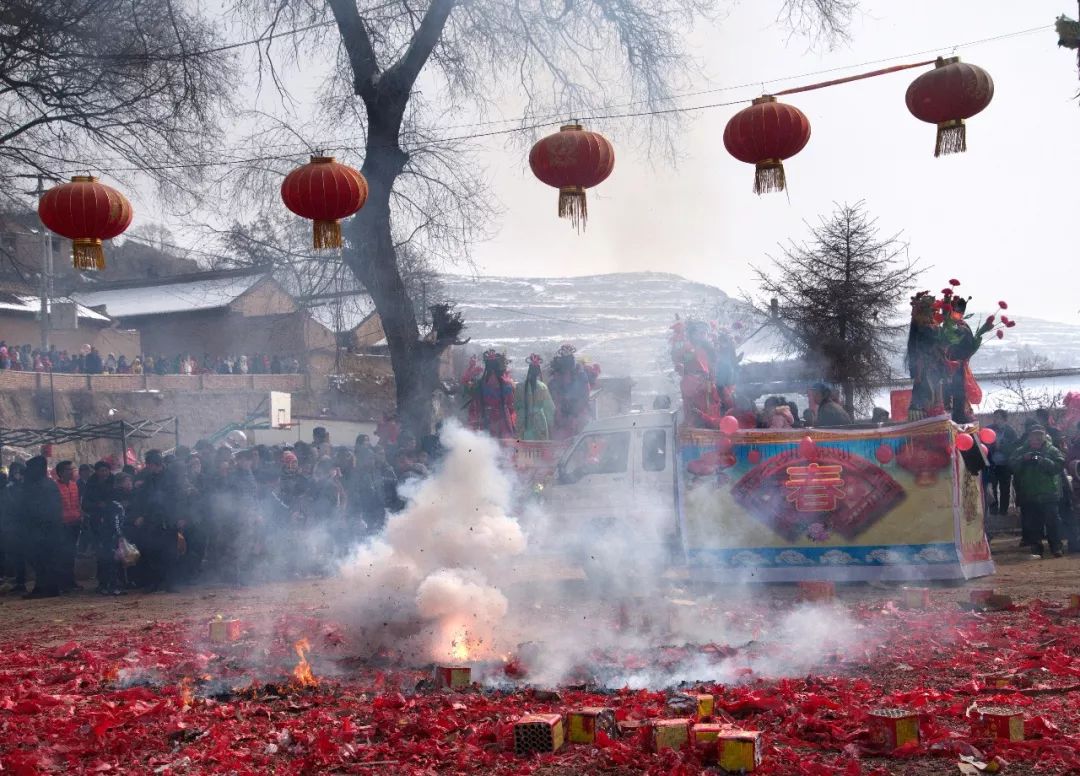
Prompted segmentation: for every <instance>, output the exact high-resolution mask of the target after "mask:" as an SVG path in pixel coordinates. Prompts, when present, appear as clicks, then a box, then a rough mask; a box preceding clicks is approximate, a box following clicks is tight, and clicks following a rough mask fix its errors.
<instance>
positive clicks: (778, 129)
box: [724, 94, 810, 194]
mask: <svg viewBox="0 0 1080 776" xmlns="http://www.w3.org/2000/svg"><path fill="white" fill-rule="evenodd" d="M809 140H810V121H809V119H807V118H806V114H804V113H803V112H802V111H801V110H799V109H798V108H796V107H795V106H793V105H788V104H787V103H783V102H777V101H776V98H775V97H773V96H771V95H768V94H766V95H764V96H763V97H758V98H757V99H756V100H754V103H753V104H752V105H751V106H750V107H749V108H744V109H742V110H741V111H739V112H738V113H736V114H735V115H734V116H732V117H731V120H730V121H729V122H728V123H727V127H725V128H724V147H725V148H727V150H728V153H729V154H731V155H732V156H734V157H735V158H736V159H738V160H739V161H740V162H746V163H747V164H752V165H755V167H756V168H757V172H756V174H755V175H754V193H755V194H764V193H765V192H769V191H783V190H784V188H785V186H786V185H787V178H786V177H785V175H784V160H785V159H789V158H791V157H792V156H794V155H795V154H797V153H799V151H801V150H803V148H805V147H806V144H807V142H808V141H809Z"/></svg>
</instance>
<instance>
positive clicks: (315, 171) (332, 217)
mask: <svg viewBox="0 0 1080 776" xmlns="http://www.w3.org/2000/svg"><path fill="white" fill-rule="evenodd" d="M367 196H368V185H367V180H366V179H365V178H364V176H363V175H361V174H360V172H359V171H358V170H354V169H353V168H352V167H349V166H348V165H345V164H341V163H340V162H338V161H336V160H335V159H334V157H332V156H313V157H311V161H310V162H309V163H308V164H305V165H304V166H303V167H298V168H297V169H295V170H293V171H292V172H290V173H289V174H288V175H286V176H285V180H284V181H282V182H281V201H282V202H284V203H285V207H287V208H288V209H289V210H291V211H292V212H294V213H296V215H298V216H303V217H304V218H310V219H311V220H313V221H314V222H315V224H314V239H313V245H314V247H315V248H316V249H317V250H326V249H332V248H340V247H341V223H340V221H341V219H342V218H348V217H349V216H351V215H352V214H353V213H355V212H356V211H357V210H359V209H360V208H362V207H363V206H364V203H365V202H366V201H367Z"/></svg>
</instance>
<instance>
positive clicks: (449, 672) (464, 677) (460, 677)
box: [435, 666, 472, 690]
mask: <svg viewBox="0 0 1080 776" xmlns="http://www.w3.org/2000/svg"><path fill="white" fill-rule="evenodd" d="M470 684H472V669H471V668H469V667H468V666H435V686H436V687H438V688H439V689H440V690H446V689H449V690H460V689H462V688H463V687H468V686H469V685H470Z"/></svg>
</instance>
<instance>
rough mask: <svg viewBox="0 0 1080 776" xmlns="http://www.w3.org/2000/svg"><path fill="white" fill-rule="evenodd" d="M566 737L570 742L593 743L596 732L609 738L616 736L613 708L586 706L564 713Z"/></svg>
mask: <svg viewBox="0 0 1080 776" xmlns="http://www.w3.org/2000/svg"><path fill="white" fill-rule="evenodd" d="M566 719H567V732H566V733H567V738H568V739H569V740H570V743H572V744H594V743H596V734H597V733H598V732H603V733H604V735H606V736H608V737H609V738H615V737H616V736H618V729H617V727H616V725H615V711H614V710H613V709H605V708H600V707H598V706H587V707H585V708H582V709H573V710H572V711H570V712H569V713H568V714H567V715H566Z"/></svg>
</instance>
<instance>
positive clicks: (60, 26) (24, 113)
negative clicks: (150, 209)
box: [0, 0, 235, 204]
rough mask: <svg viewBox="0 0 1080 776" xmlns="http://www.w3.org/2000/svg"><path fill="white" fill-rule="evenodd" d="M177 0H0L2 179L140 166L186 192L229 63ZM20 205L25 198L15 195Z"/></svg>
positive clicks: (229, 74) (210, 132) (212, 140)
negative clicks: (0, 4) (20, 198)
mask: <svg viewBox="0 0 1080 776" xmlns="http://www.w3.org/2000/svg"><path fill="white" fill-rule="evenodd" d="M185 6H186V4H185V3H183V2H182V0H5V2H4V3H3V5H2V7H0V179H2V180H4V181H5V182H6V185H5V186H4V187H2V188H3V190H4V192H5V196H7V197H9V198H10V197H12V196H13V195H14V194H17V193H18V191H17V190H18V189H19V188H21V189H26V188H31V187H30V186H28V185H23V186H18V187H16V186H13V185H12V184H13V183H14V182H15V181H17V180H18V179H19V178H22V177H35V176H38V175H41V176H44V177H45V178H47V179H50V180H55V179H63V178H67V177H69V176H70V175H71V174H72V173H76V172H83V173H85V172H87V171H91V172H98V171H105V172H113V171H115V172H116V173H118V174H121V175H122V174H124V172H125V171H126V172H141V173H144V174H145V175H148V176H150V178H151V179H152V180H154V181H156V182H157V183H159V184H161V185H162V186H164V187H166V189H168V190H170V191H175V190H177V189H179V190H182V191H186V192H188V193H191V192H192V191H193V189H192V188H191V187H190V186H189V184H190V183H191V182H192V181H193V180H196V179H198V177H199V173H200V170H201V167H200V163H201V162H203V161H205V160H206V159H208V158H209V157H210V156H211V154H213V153H214V152H216V151H217V149H219V148H220V146H221V144H220V136H221V135H220V131H219V127H218V121H219V120H220V118H221V116H222V110H223V109H224V108H227V107H228V104H229V102H228V95H229V94H230V93H231V83H232V82H233V81H234V80H235V79H234V77H233V76H234V72H233V69H232V65H231V60H230V59H229V55H228V53H227V52H224V51H220V50H215V45H216V44H217V38H216V36H215V33H214V28H213V26H212V25H211V24H210V23H208V22H207V21H206V20H204V19H202V18H200V17H198V16H196V15H195V14H193V13H191V12H189V11H188V10H186V8H185ZM19 204H21V202H20V203H19Z"/></svg>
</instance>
